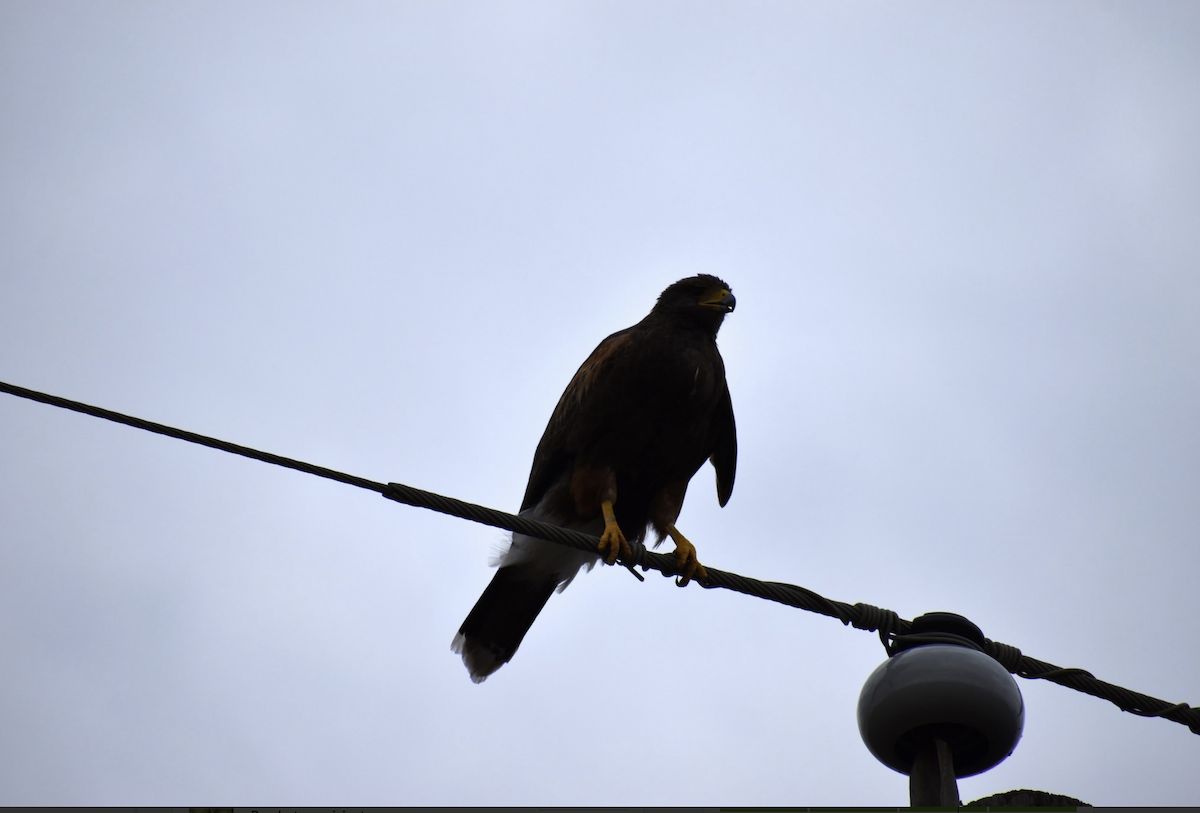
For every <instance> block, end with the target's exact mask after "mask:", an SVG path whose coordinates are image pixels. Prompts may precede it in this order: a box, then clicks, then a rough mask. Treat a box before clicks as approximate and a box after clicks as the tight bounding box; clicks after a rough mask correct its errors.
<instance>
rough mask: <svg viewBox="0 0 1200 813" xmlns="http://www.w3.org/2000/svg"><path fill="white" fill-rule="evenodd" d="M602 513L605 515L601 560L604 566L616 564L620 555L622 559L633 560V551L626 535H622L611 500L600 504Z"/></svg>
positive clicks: (601, 537)
mask: <svg viewBox="0 0 1200 813" xmlns="http://www.w3.org/2000/svg"><path fill="white" fill-rule="evenodd" d="M600 513H602V514H604V533H603V534H601V536H600V558H601V559H603V560H604V564H606V565H611V564H613V563H615V562H616V561H617V556H618V555H620V557H621V558H622V559H632V558H633V549H632V548H630V547H629V542H627V541H626V539H625V534H623V533H621V529H620V527H619V526H618V525H617V515H616V514H614V513H613V504H612V501H611V500H605V501H604V502H602V503H600Z"/></svg>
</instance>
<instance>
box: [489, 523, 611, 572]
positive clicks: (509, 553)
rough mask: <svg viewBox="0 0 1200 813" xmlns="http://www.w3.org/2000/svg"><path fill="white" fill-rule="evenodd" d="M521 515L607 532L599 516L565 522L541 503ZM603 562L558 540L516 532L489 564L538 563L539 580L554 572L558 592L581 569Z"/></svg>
mask: <svg viewBox="0 0 1200 813" xmlns="http://www.w3.org/2000/svg"><path fill="white" fill-rule="evenodd" d="M521 516H523V517H528V518H529V519H534V520H537V521H538V522H545V523H548V524H550V525H558V526H560V527H563V528H570V529H571V530H574V531H579V532H581V533H585V534H592V535H593V536H599V535H600V534H601V533H602V532H603V531H604V519H603V518H602V517H596V519H594V520H592V521H590V522H573V523H572V522H563V521H561V520H560V519H559V518H558V517H554V516H551V515H550V514H548V513H547V512H546V511H545V510H544V509H543V507H542V505H541V503H539V504H537V505H535V506H533V507H532V508H527V509H525V510H524V511H522V512H521ZM598 561H600V557H599V556H597V555H595V554H594V553H588V552H586V551H582V550H577V549H575V548H569V547H567V546H566V545H559V544H558V543H557V542H550V541H549V540H546V539H538V538H536V537H532V536H526V535H525V534H518V533H514V534H513V535H512V542H511V543H510V544H509V546H508V548H507V550H504V551H502V552H500V553H498V554H497V555H496V556H493V557H492V560H491V561H490V562H489V564H491V565H492V567H496V566H503V565H515V564H519V563H522V562H536V563H537V566H536V568H534V569H533V570H534V573H533V574H531V575H532V576H533V577H534V578H538V579H539V580H540V579H541V578H543V577H545V576H549V575H551V574H553V576H554V578H555V579H556V580H557V581H558V583H559V584H558V592H560V593H561V592H562V591H563V590H565V589H566V587H567V585H568V584H570V583H571V580H572V579H574V578H575V576H577V575H578V574H579V571H580V570H581V569H582V568H584V567H586V568H587V569H588V570H591V569H592V568H593V567H594V566H595V565H596V563H597V562H598Z"/></svg>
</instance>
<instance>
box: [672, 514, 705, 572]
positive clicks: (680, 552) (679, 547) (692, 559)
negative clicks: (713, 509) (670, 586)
mask: <svg viewBox="0 0 1200 813" xmlns="http://www.w3.org/2000/svg"><path fill="white" fill-rule="evenodd" d="M667 534H669V535H670V537H671V541H672V542H674V543H675V566H676V567H678V568H679V578H678V579H676V580H675V583H676V584H678V585H679V586H680V587H687V584H688V582H690V581H691V580H692V579H693V577H694V578H699V579H707V578H708V571H707V570H705V569H704V565H702V564H700V560H699V559H697V558H696V546H695V545H693V544H692V543H691V542H689V541H688V540H687V537H686V536H684V535H683V534H681V533H679V529H678V528H676V527H675V526H674V525H670V526H668V527H667Z"/></svg>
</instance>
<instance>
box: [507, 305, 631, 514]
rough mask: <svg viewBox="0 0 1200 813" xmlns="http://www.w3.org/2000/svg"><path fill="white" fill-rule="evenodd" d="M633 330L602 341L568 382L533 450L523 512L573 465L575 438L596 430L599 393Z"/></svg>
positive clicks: (599, 415) (598, 416)
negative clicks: (573, 440) (596, 400)
mask: <svg viewBox="0 0 1200 813" xmlns="http://www.w3.org/2000/svg"><path fill="white" fill-rule="evenodd" d="M633 330H634V328H626V329H625V330H622V331H619V332H617V333H614V334H612V335H611V336H609V337H608V338H607V339H605V340H604V341H602V342H600V344H599V345H597V347H596V349H595V350H593V351H592V354H591V355H590V356H588V357H587V360H586V361H584V362H583V364H581V365H580V366H579V369H578V370H577V371H576V372H575V375H574V377H572V378H571V383H570V384H567V388H566V389H565V390H564V391H563V394H562V396H561V397H560V398H559V399H558V404H557V405H556V406H555V407H554V412H553V414H551V416H550V422H549V423H548V424H546V431H545V432H544V433H542V439H541V441H539V442H538V447H537V451H536V452H534V455H533V467H532V469H531V470H530V472H529V483H528V484H527V485H526V486H525V498H524V499H523V500H522V501H521V510H522V511H524V510H525V509H526V508H530V507H532V506H534V505H536V504H537V503H538V501H539V500H541V498H542V497H543V496H544V495H545V494H546V492H547V491H548V490H549V489H550V487H551V486H552V485H553V484H554V483H555V482H556V481H557V480H558V478H559V477H561V476H562V474H563V472H564V471H565V470H566V469H567V468H568V467H569V466H570V464H571V458H572V456H573V454H574V453H575V452H576V451H577V450H576V449H573V448H571V447H572V438H574V437H580V436H583V437H586V436H587V433H588V432H589V431H594V429H595V427H591V426H589V425H588V424H590V423H591V422H593V421H594V420H596V419H599V418H600V417H601V416H602V415H603V411H602V410H599V409H597V408H596V407H597V404H596V403H595V397H596V393H597V392H598V391H599V390H601V389H602V388H603V387H604V384H603V382H604V380H605V379H606V378H607V377H608V376H609V375H610V373H611V370H612V368H613V365H614V362H615V361H616V360H617V359H619V358H620V357H621V356H622V355H624V354H625V352H626V351H627V350H628V349H629V346H630V344H631V343H632V340H633Z"/></svg>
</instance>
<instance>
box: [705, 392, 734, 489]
mask: <svg viewBox="0 0 1200 813" xmlns="http://www.w3.org/2000/svg"><path fill="white" fill-rule="evenodd" d="M722 390H723V392H722V393H721V404H720V406H718V407H717V414H716V416H715V417H714V420H715V422H716V436H717V442H716V446H715V447H714V448H713V453H712V456H711V457H710V458H709V460H710V461H711V462H712V464H713V468H714V469H716V470H717V500H718V501H719V502H720V503H721V507H722V508H724V507H725V503H727V502H729V497H730V495H732V494H733V478H734V475H735V474H736V473H737V425H736V423H735V422H734V420H733V401H732V400H731V399H730V398H729V385H728V384H726V385H725V386H724V387H723V388H722Z"/></svg>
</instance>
